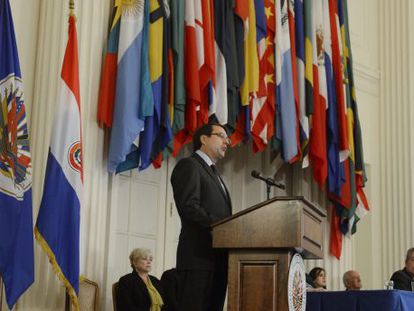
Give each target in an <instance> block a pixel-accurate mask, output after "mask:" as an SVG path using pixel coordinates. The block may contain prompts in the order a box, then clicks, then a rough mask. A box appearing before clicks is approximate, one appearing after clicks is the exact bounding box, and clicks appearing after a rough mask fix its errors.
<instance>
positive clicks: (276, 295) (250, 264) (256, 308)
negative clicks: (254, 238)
mask: <svg viewBox="0 0 414 311" xmlns="http://www.w3.org/2000/svg"><path fill="white" fill-rule="evenodd" d="M289 256H290V254H288V253H285V252H275V251H272V250H269V251H265V250H262V251H260V252H257V251H255V252H252V251H243V250H238V251H235V250H231V251H230V254H229V292H228V304H227V307H228V310H229V311H236V310H237V311H278V310H283V311H284V310H287V277H286V275H287V273H286V271H288V269H289Z"/></svg>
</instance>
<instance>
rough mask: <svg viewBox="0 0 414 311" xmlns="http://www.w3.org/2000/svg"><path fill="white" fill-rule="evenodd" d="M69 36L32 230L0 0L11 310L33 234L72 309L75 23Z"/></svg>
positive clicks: (3, 246) (18, 96) (12, 46)
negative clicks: (42, 184)
mask: <svg viewBox="0 0 414 311" xmlns="http://www.w3.org/2000/svg"><path fill="white" fill-rule="evenodd" d="M73 6H74V3H73V0H71V1H70V8H71V14H70V16H69V37H68V42H67V46H66V51H65V56H64V59H63V65H62V71H61V76H60V79H59V83H58V84H59V86H60V91H59V95H58V98H57V101H56V107H55V117H54V125H53V134H52V137H51V144H50V148H49V154H48V160H47V168H46V174H45V175H46V176H45V183H44V192H43V197H42V201H41V206H40V210H39V214H38V217H37V221H36V225H35V228H34V233H33V221H32V190H31V185H32V167H31V155H30V140H29V131H28V126H27V118H26V110H25V104H24V97H23V82H22V75H21V71H20V65H19V57H18V52H17V46H16V38H15V33H14V26H13V18H12V12H11V8H10V3H9V0H0V25H1V28H0V104H1V113H0V277H1V278H2V279H3V281H4V285H5V292H6V301H7V304H8V306H9V308H10V309H12V308H13V306H14V305H15V303H16V301H17V300H18V298H19V297H20V296H21V295H22V294H23V293H24V291H25V290H26V289H27V288H28V287H29V286H30V285H31V284H32V283H33V282H34V250H33V235H35V237H36V239H37V240H38V242H39V244H40V245H41V247H42V248H43V250H44V251H45V252H46V254H47V255H48V257H49V261H50V262H51V264H52V266H53V269H54V271H55V272H56V273H57V275H58V277H59V278H60V279H61V281H62V282H63V284H64V285H65V287H66V290H67V293H68V294H69V295H70V297H71V301H72V304H73V305H74V307H75V309H76V310H79V306H78V301H77V294H78V288H79V224H80V217H79V215H80V204H81V200H82V188H83V186H82V184H83V182H82V134H81V118H80V98H79V73H78V46H77V35H76V23H75V16H74V13H73V9H74V8H73Z"/></svg>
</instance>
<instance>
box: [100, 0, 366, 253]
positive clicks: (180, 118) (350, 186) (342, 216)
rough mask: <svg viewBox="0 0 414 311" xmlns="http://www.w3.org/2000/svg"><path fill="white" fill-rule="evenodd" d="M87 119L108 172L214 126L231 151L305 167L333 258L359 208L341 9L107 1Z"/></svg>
mask: <svg viewBox="0 0 414 311" xmlns="http://www.w3.org/2000/svg"><path fill="white" fill-rule="evenodd" d="M113 16H114V17H113V21H112V25H111V29H110V33H109V39H108V45H107V52H106V56H105V62H104V66H103V72H102V77H101V88H100V95H99V106H98V122H99V123H100V124H101V126H103V127H104V128H108V129H110V131H111V136H110V147H109V155H108V171H109V172H122V171H125V170H129V169H132V168H136V167H138V168H139V169H140V170H143V169H145V168H147V167H148V166H149V165H151V164H153V165H154V167H156V168H157V167H160V165H161V162H162V159H163V158H164V157H166V156H167V155H168V154H172V155H173V156H176V155H177V154H178V153H179V152H180V149H181V148H182V146H183V145H185V144H186V143H188V142H190V141H191V138H192V134H193V133H194V131H195V130H196V129H197V128H198V127H199V126H200V125H202V124H204V123H207V122H208V121H212V120H213V121H216V122H220V123H221V124H223V125H225V126H226V127H227V128H228V130H229V132H230V133H231V141H232V145H233V146H234V145H237V144H240V143H242V142H248V141H251V142H252V148H253V152H255V153H256V152H261V151H263V150H264V149H265V148H266V147H267V146H270V148H272V150H277V151H280V153H281V156H282V158H283V159H284V161H286V162H288V163H291V164H293V163H297V162H299V163H301V166H302V167H303V168H306V167H309V166H310V167H311V169H312V172H313V178H314V180H315V181H316V182H317V184H319V185H320V187H321V188H322V187H326V188H327V193H328V195H329V198H330V200H331V201H332V203H333V208H332V217H331V219H332V223H331V226H332V230H331V247H330V249H331V253H332V254H333V255H334V256H336V257H338V258H339V257H340V251H341V243H342V234H351V233H354V232H355V230H356V223H357V222H358V220H359V219H360V217H362V215H363V214H364V213H365V212H366V211H368V204H367V200H366V198H365V195H364V191H363V187H364V184H365V181H366V178H365V175H364V162H363V150H362V141H361V127H360V124H359V119H358V111H357V103H356V98H355V85H354V78H353V72H352V55H351V46H350V40H349V27H348V13H347V2H346V0H234V1H221V0H203V1H202V0H185V1H180V0H170V1H158V0H145V1H144V0H136V1H131V2H125V1H120V0H119V1H115V6H114V14H113Z"/></svg>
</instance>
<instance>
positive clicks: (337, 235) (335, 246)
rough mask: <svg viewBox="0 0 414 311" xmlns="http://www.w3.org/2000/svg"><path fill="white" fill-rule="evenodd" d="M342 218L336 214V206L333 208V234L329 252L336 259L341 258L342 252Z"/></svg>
mask: <svg viewBox="0 0 414 311" xmlns="http://www.w3.org/2000/svg"><path fill="white" fill-rule="evenodd" d="M340 221H341V219H340V217H338V215H337V214H336V210H335V206H332V208H331V236H330V241H329V252H330V253H331V255H332V256H335V257H336V259H338V260H339V259H340V258H341V252H342V232H341V230H340V229H339V223H340Z"/></svg>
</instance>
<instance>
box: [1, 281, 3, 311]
mask: <svg viewBox="0 0 414 311" xmlns="http://www.w3.org/2000/svg"><path fill="white" fill-rule="evenodd" d="M2 309H3V278H2V276H1V275H0V311H1V310H2Z"/></svg>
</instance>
